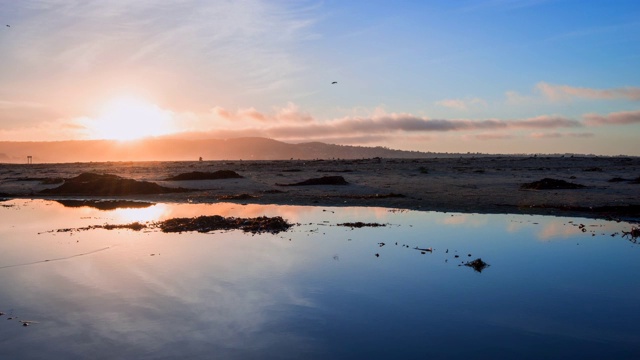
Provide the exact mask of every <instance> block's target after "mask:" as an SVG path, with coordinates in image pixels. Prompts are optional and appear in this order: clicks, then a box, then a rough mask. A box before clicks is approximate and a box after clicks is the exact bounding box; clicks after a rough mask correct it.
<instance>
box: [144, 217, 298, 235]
mask: <svg viewBox="0 0 640 360" xmlns="http://www.w3.org/2000/svg"><path fill="white" fill-rule="evenodd" d="M156 226H158V227H159V228H160V230H162V232H166V233H173V232H186V231H197V232H201V233H206V232H211V231H216V230H236V229H237V230H242V231H244V232H251V233H254V234H260V233H265V232H268V233H272V234H277V233H279V232H281V231H287V230H289V228H290V227H291V226H293V224H290V223H288V222H287V221H286V220H285V219H283V218H282V217H280V216H276V217H266V216H261V217H257V218H235V217H223V216H220V215H213V216H198V217H194V218H174V219H169V220H165V221H162V222H159V223H157V224H156Z"/></svg>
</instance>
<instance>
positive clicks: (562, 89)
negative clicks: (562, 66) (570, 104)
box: [536, 82, 640, 101]
mask: <svg viewBox="0 0 640 360" xmlns="http://www.w3.org/2000/svg"><path fill="white" fill-rule="evenodd" d="M536 89H537V90H538V91H540V93H541V94H542V95H543V96H544V97H545V98H547V99H548V100H550V101H568V100H572V99H575V98H581V99H592V100H618V99H621V100H630V101H640V88H638V87H623V88H614V89H591V88H584V87H573V86H568V85H554V84H548V83H545V82H540V83H538V84H537V85H536Z"/></svg>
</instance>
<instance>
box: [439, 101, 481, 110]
mask: <svg viewBox="0 0 640 360" xmlns="http://www.w3.org/2000/svg"><path fill="white" fill-rule="evenodd" d="M436 105H439V106H443V107H446V108H450V109H454V110H463V111H466V110H469V109H470V108H474V107H483V108H484V107H486V106H487V102H486V101H484V100H482V99H480V98H473V99H468V100H463V99H444V100H440V101H438V102H436Z"/></svg>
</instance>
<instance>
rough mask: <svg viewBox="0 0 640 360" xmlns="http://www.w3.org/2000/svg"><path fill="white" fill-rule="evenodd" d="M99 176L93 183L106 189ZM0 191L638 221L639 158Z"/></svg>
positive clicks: (493, 161)
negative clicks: (121, 187)
mask: <svg viewBox="0 0 640 360" xmlns="http://www.w3.org/2000/svg"><path fill="white" fill-rule="evenodd" d="M219 171H225V172H234V173H235V174H236V175H238V176H235V175H234V176H229V177H224V178H220V177H219V176H218V177H216V176H211V179H207V174H208V173H212V174H214V173H216V172H219ZM196 172H197V173H198V175H199V176H198V177H197V178H195V180H167V179H182V178H186V179H194V178H193V177H188V176H186V177H185V176H182V177H181V176H180V175H181V174H193V173H196ZM85 173H90V174H99V175H102V174H109V175H116V177H120V178H121V179H120V180H119V182H121V183H124V182H125V180H126V181H127V182H128V180H129V179H131V180H135V181H138V182H145V183H144V184H147V188H150V186H151V185H149V184H148V183H153V185H154V186H155V185H156V184H157V185H159V186H160V187H162V188H163V189H164V188H169V189H171V188H173V189H180V191H178V192H171V191H166V190H163V191H160V192H156V193H154V192H153V191H142V192H136V191H129V190H127V189H135V188H138V187H137V186H129V187H127V188H126V189H124V190H119V191H112V190H113V189H111V192H110V193H101V192H99V191H97V190H96V192H92V190H91V187H90V186H89V187H87V184H83V185H82V186H81V185H78V189H80V187H81V188H82V191H78V192H76V193H74V188H73V186H72V185H73V183H74V181H75V182H76V183H77V182H78V179H84V178H86V177H87V176H86V175H84V177H79V175H81V174H85ZM203 174H204V175H203ZM217 174H220V173H217ZM108 178H109V179H113V177H108ZM72 179H74V180H72ZM102 180H104V179H102ZM107 180H108V179H107ZM107 180H104V181H107ZM104 181H103V182H102V183H101V185H100V187H101V188H105V187H107V188H108V187H109V185H108V184H106V185H105V183H104ZM65 184H66V186H65ZM69 184H71V185H69ZM62 186H65V187H64V192H59V193H57V194H56V189H57V188H60V187H62ZM114 186H116V185H114ZM87 189H88V190H87ZM145 189H146V188H145ZM183 189H188V191H184V190H183ZM112 194H117V195H112ZM0 195H1V196H3V197H4V198H50V199H123V200H136V201H148V202H197V203H214V202H237V203H257V204H280V205H314V206H376V207H387V208H397V209H411V210H423V211H447V212H464V213H517V214H544V215H579V216H587V217H599V218H614V219H626V220H640V158H637V157H598V156H571V157H570V156H564V157H561V156H477V157H474V156H461V157H446V158H422V159H384V158H382V159H381V158H373V159H356V160H311V161H310V160H280V161H247V160H243V161H241V160H235V161H199V162H189V161H181V162H180V161H178V162H103V163H63V164H29V165H27V164H0Z"/></svg>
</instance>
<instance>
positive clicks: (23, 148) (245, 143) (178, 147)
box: [0, 137, 442, 163]
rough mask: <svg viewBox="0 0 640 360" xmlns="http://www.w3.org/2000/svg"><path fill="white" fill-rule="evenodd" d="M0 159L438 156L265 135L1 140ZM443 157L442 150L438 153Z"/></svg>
mask: <svg viewBox="0 0 640 360" xmlns="http://www.w3.org/2000/svg"><path fill="white" fill-rule="evenodd" d="M0 155H4V156H0V162H4V163H24V162H26V159H27V156H32V157H33V162H34V163H52V162H90V161H95V162H101V161H188V160H198V158H200V157H202V158H203V160H284V159H291V158H293V159H305V160H308V159H331V158H336V159H359V158H372V157H381V158H418V157H427V156H436V155H438V154H434V153H425V152H417V151H402V150H392V149H388V148H384V147H365V146H346V145H332V144H325V143H320V142H310V143H301V144H289V143H285V142H281V141H277V140H272V139H266V138H258V137H254V138H235V139H207V140H180V139H147V140H140V141H132V142H119V141H115V140H83V141H80V140H73V141H51V142H12V141H3V142H0ZM440 155H442V154H440Z"/></svg>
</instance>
